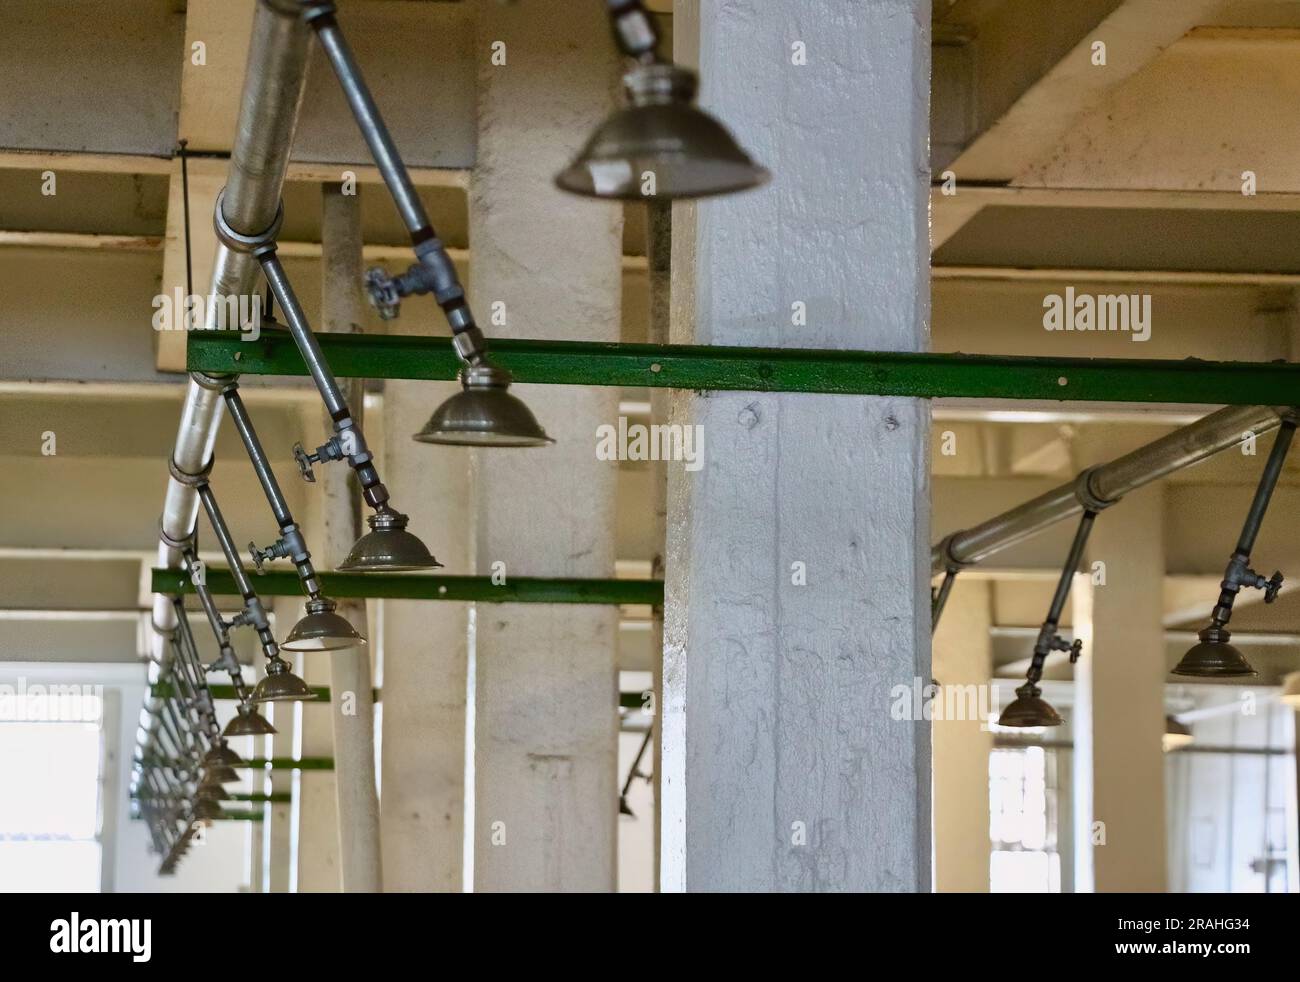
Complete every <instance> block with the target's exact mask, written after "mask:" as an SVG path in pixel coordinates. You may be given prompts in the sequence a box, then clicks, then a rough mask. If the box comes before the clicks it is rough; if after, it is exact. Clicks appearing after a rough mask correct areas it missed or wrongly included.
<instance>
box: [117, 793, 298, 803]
mask: <svg viewBox="0 0 1300 982" xmlns="http://www.w3.org/2000/svg"><path fill="white" fill-rule="evenodd" d="M131 797H132V798H134V799H135V800H136V801H153V800H156V799H157V797H158V796H157V795H152V794H133V795H131ZM230 800H231V801H250V802H255V803H266V802H272V803H273V804H285V805H287V804H289V803H290V802H291V801H293V795H292V794H290V793H289V792H288V791H273V792H272V793H271V794H265V793H261V792H259V793H256V794H247V793H243V792H236V791H231V792H230Z"/></svg>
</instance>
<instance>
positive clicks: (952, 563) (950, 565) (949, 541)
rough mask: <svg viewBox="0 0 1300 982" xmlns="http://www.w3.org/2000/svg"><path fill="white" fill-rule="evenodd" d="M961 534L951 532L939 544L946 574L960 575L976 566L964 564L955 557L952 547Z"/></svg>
mask: <svg viewBox="0 0 1300 982" xmlns="http://www.w3.org/2000/svg"><path fill="white" fill-rule="evenodd" d="M959 535H961V533H960V532H951V533H949V534H948V535H946V536H944V537H943V539H942V540H940V542H939V555H940V556H941V557H943V570H944V572H945V573H959V572H961V571H962V570H963V569H966V568H967V567H968V566H974V565H975V564H974V563H967V562H963V561H962V560H960V559H958V558H957V557H956V556H954V555H953V552H952V547H953V543H954V541H955V540H956V538H957V536H959Z"/></svg>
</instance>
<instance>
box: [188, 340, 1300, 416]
mask: <svg viewBox="0 0 1300 982" xmlns="http://www.w3.org/2000/svg"><path fill="white" fill-rule="evenodd" d="M317 341H318V342H319V343H320V346H321V348H322V349H323V351H324V353H325V357H326V359H327V360H328V361H329V364H330V368H331V369H332V370H333V372H334V374H335V375H337V376H340V377H343V378H391V379H426V380H444V381H445V380H449V379H453V378H455V377H456V372H457V370H458V369H459V367H460V365H459V362H458V361H457V359H456V356H455V354H454V352H453V351H452V349H451V342H450V340H449V339H448V338H446V337H411V336H384V335H379V336H376V335H370V334H320V335H317ZM492 358H493V360H494V361H496V362H498V363H499V364H500V365H501V366H502V367H503V368H506V369H509V370H510V372H511V373H512V374H513V375H514V377H515V381H517V382H535V383H548V384H553V385H619V386H652V387H657V388H674V389H731V390H741V391H751V392H822V393H836V394H844V395H885V396H915V397H919V398H939V397H966V398H985V399H1051V400H1067V399H1068V400H1071V401H1080V402H1174V403H1206V404H1213V405H1234V406H1255V405H1261V406H1271V405H1279V406H1289V405H1293V404H1294V403H1295V402H1296V401H1297V400H1296V392H1297V391H1300V365H1293V364H1288V363H1285V362H1218V361H1199V360H1196V359H1191V358H1189V359H1185V360H1181V361H1172V360H1163V359H1140V358H1122V359H1121V358H1029V357H1020V356H1013V355H966V354H961V353H954V354H936V353H911V352H881V351H824V350H800V349H793V348H739V347H717V346H714V347H708V346H692V345H648V344H606V343H599V342H590V341H521V340H506V339H493V341H492ZM187 366H188V368H189V369H190V370H191V371H200V372H205V373H209V374H214V375H222V374H248V375H306V374H307V367H306V365H305V364H304V363H303V360H302V356H301V355H299V353H298V348H297V346H296V345H295V344H294V342H293V339H292V338H291V337H290V336H289V334H288V332H287V331H283V330H264V331H263V332H262V334H261V336H260V337H259V338H258V339H257V340H256V341H244V340H243V339H242V337H241V335H239V334H238V333H234V332H228V331H193V332H191V333H190V334H189V336H188V355H187Z"/></svg>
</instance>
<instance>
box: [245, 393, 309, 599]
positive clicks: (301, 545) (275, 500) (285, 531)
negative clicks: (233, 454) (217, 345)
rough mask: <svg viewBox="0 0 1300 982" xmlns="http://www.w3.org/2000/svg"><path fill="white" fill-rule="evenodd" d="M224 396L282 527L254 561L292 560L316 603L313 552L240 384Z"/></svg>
mask: <svg viewBox="0 0 1300 982" xmlns="http://www.w3.org/2000/svg"><path fill="white" fill-rule="evenodd" d="M222 395H223V396H225V400H226V410H227V411H228V412H229V413H230V418H231V419H232V420H233V421H234V423H235V429H236V430H238V431H239V438H240V439H241V440H243V442H244V449H245V450H246V451H247V452H248V459H249V460H251V461H252V463H253V472H254V473H255V474H256V475H257V482H258V483H259V484H260V485H261V486H262V492H263V493H264V494H265V495H266V500H267V503H268V504H270V506H271V513H272V514H274V515H275V521H276V524H277V525H278V526H279V528H280V539H279V541H278V542H275V543H274V544H272V545H271V546H270V547H269V548H267V549H264V550H259V549H258V548H257V547H256V546H252V554H253V560H254V562H256V563H257V564H258V568H259V569H260V568H261V564H262V561H263V560H265V559H276V558H280V557H284V558H287V559H290V560H292V561H293V564H294V566H295V567H296V568H297V570H298V579H300V580H301V581H302V586H303V589H304V590H305V591H306V592H307V595H308V596H309V597H310V598H311V599H313V600H316V599H318V598H319V597H320V581H319V580H318V579H317V577H316V569H315V567H314V566H313V565H312V561H311V550H309V549H308V548H307V540H306V539H304V538H303V535H302V531H301V530H300V529H299V528H298V525H297V523H295V522H294V520H293V513H292V512H291V511H290V510H289V502H288V501H287V500H286V499H285V497H284V492H283V491H281V490H280V483H279V482H278V481H277V480H276V479H275V472H274V471H273V470H271V461H270V460H269V459H268V458H267V456H266V451H265V450H263V449H262V442H261V441H260V440H259V439H258V438H257V430H255V429H253V421H252V419H250V418H249V415H248V410H247V408H246V407H245V406H244V400H243V398H242V397H241V396H240V395H239V385H238V383H236V382H231V383H230V384H229V385H227V386H226V387H225V389H224V390H223V391H222Z"/></svg>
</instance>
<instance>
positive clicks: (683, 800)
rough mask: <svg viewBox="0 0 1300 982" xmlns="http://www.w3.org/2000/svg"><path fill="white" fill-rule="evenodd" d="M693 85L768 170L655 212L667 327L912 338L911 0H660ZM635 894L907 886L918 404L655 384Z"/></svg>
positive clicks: (919, 661) (923, 408)
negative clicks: (652, 796) (690, 467)
mask: <svg viewBox="0 0 1300 982" xmlns="http://www.w3.org/2000/svg"><path fill="white" fill-rule="evenodd" d="M673 26H674V32H675V33H674V37H675V48H674V53H675V57H676V58H677V60H678V61H681V62H684V63H686V64H693V65H698V68H699V71H700V76H701V86H700V100H699V101H700V104H701V106H703V107H704V108H706V109H708V110H709V111H711V112H713V113H714V114H715V115H717V116H718V118H719V119H721V120H722V121H724V122H725V123H726V125H727V126H728V127H729V128H730V129H731V130H732V131H733V132H734V133H735V135H736V136H737V137H738V139H739V140H740V142H741V143H742V145H744V146H746V147H747V149H748V150H749V151H750V152H751V153H752V154H753V155H754V156H755V158H756V159H757V160H758V161H759V162H760V163H762V164H763V165H765V166H766V167H768V168H769V169H770V170H771V171H772V173H773V180H772V183H771V184H770V185H769V186H767V187H764V188H761V189H759V190H756V191H751V192H748V193H745V194H741V195H737V196H734V197H728V198H721V199H716V200H706V201H701V202H699V203H698V204H682V203H679V204H678V205H676V206H675V209H674V214H673V328H672V330H673V341H674V342H677V343H695V344H720V345H773V346H778V347H791V348H857V349H875V350H897V351H920V350H924V349H925V348H926V347H927V344H928V323H929V235H928V195H929V169H928V150H927V148H928V124H929V119H928V109H929V106H928V91H929V65H930V38H929V30H930V4H929V3H928V2H926V0H863V2H858V3H844V2H841V0H808V2H803V3H798V4H792V3H770V2H766V0H678V3H677V4H676V6H675V7H674V16H673ZM674 422H675V423H677V424H679V425H682V426H693V427H698V428H699V429H698V431H697V433H699V434H700V435H701V436H702V439H703V461H704V464H703V467H702V469H700V470H698V471H695V472H690V471H687V470H686V469H685V467H684V465H683V464H682V463H680V462H678V463H670V465H669V496H668V509H669V511H668V545H667V574H666V590H667V594H666V602H665V613H664V625H665V640H664V656H663V657H664V678H663V705H662V707H661V710H662V713H663V719H662V730H663V735H662V743H661V753H660V757H659V761H660V766H662V768H663V775H662V779H661V784H662V795H663V805H662V829H661V836H662V838H661V842H662V855H661V888H662V889H664V890H742V891H774V890H792V891H794V890H814V891H821V890H824V891H837V890H897V891H913V890H927V889H929V887H930V736H929V724H928V723H927V722H925V721H924V720H896V719H893V718H892V717H891V713H890V702H891V698H890V697H891V691H892V690H893V688H894V687H895V686H896V685H899V684H902V685H908V686H911V685H912V684H913V683H914V682H916V681H917V680H919V684H926V683H928V682H929V680H930V623H929V591H928V584H929V566H930V563H929V551H930V544H929V512H930V504H929V466H928V464H929V460H928V435H929V407H928V405H927V404H926V403H925V402H923V401H921V400H917V399H904V398H877V397H837V396H821V395H805V394H781V395H771V394H769V395H764V394H759V393H753V392H748V393H747V392H726V393H723V392H715V393H706V394H700V393H689V392H686V393H678V394H677V396H676V400H675V414H674Z"/></svg>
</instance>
